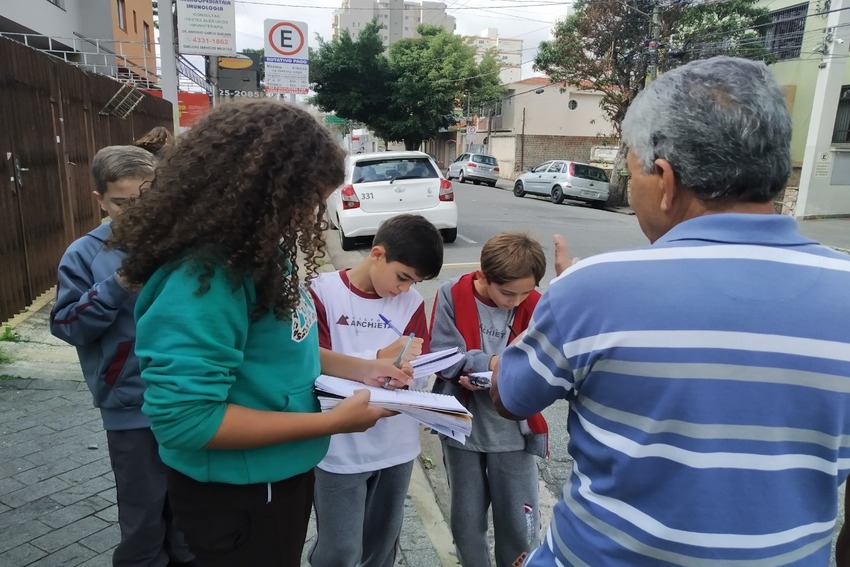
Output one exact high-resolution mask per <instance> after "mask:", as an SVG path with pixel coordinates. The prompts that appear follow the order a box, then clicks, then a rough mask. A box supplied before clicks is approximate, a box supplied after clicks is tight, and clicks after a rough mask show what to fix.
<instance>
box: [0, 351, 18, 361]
mask: <svg viewBox="0 0 850 567" xmlns="http://www.w3.org/2000/svg"><path fill="white" fill-rule="evenodd" d="M13 362H15V360H14V359H13V358H12V357H11V356H9V355H8V354H6V353H5V352H4V351H3V349H0V364H11V363H13Z"/></svg>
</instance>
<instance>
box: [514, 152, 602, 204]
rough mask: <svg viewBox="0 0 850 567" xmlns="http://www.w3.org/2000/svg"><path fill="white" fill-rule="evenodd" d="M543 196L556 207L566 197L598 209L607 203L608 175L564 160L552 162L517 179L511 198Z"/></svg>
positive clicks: (595, 168) (583, 164)
mask: <svg viewBox="0 0 850 567" xmlns="http://www.w3.org/2000/svg"><path fill="white" fill-rule="evenodd" d="M526 193H531V194H534V195H546V196H548V197H549V198H550V199H551V200H552V202H553V203H555V204H556V205H558V204H561V203H562V202H563V201H564V199H565V198H567V199H574V200H576V201H584V202H586V203H590V205H591V206H593V207H596V208H601V207H603V206H604V205H605V202H606V201H608V173H607V172H606V171H605V170H604V169H600V168H598V167H594V166H592V165H588V164H586V163H579V162H575V161H566V160H552V161H547V162H544V163H541V164H540V165H538V166H537V167H532V168H531V169H530V170H528V171H527V172H525V173H523V174H522V175H520V176H519V177H517V179H516V181H515V182H514V195H516V196H517V197H524V196H525V194H526Z"/></svg>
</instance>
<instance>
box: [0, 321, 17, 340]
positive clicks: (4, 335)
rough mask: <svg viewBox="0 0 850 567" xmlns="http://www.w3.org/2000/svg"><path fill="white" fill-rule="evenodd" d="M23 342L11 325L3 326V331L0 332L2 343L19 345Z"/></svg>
mask: <svg viewBox="0 0 850 567" xmlns="http://www.w3.org/2000/svg"><path fill="white" fill-rule="evenodd" d="M21 340H22V339H21V335H19V334H18V333H16V332H15V330H14V329H13V328H12V326H11V325H3V331H2V332H0V341H6V342H10V343H19V342H21Z"/></svg>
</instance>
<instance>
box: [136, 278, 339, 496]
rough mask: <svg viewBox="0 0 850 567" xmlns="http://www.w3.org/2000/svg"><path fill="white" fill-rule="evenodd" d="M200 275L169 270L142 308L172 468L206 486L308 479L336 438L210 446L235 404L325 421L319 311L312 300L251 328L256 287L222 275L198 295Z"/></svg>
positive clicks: (153, 392)
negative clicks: (287, 316)
mask: <svg viewBox="0 0 850 567" xmlns="http://www.w3.org/2000/svg"><path fill="white" fill-rule="evenodd" d="M199 285H200V284H199V281H198V270H197V269H195V270H192V269H190V266H188V265H187V264H186V263H184V264H181V265H178V266H168V267H163V268H160V269H159V270H157V271H156V273H154V275H153V276H152V277H151V279H150V280H149V281H148V282H147V283H146V284H145V286H144V287H143V288H142V291H141V292H140V293H139V297H138V299H137V301H136V323H137V332H136V354H137V356H138V358H139V363H140V366H141V369H142V378H143V379H144V381H145V384H146V390H145V402H144V405H143V407H142V411H143V412H144V413H145V414H146V415H148V416H149V417H150V419H151V428H152V429H153V432H154V435H155V436H156V439H157V441H158V442H159V445H160V447H159V452H160V456H161V457H162V460H163V462H164V463H165V464H166V465H168V466H169V467H171V468H173V469H175V470H177V471H179V472H181V473H183V474H185V475H187V476H189V477H191V478H194V479H195V480H198V481H201V482H223V483H228V484H251V483H258V482H276V481H279V480H283V479H286V478H290V477H292V476H295V475H297V474H300V473H303V472H306V471H308V470H310V469H311V468H313V466H315V465H316V464H317V463H318V462H319V461H320V460H321V459H322V458H323V457H324V455H325V453H326V452H327V448H328V442H329V438H328V437H318V438H314V439H307V440H304V441H295V442H291V443H283V444H280V445H272V446H268V447H260V448H256V449H244V450H212V449H210V450H208V449H205V448H204V446H205V445H206V444H207V443H208V442H209V441H210V439H212V437H213V436H214V435H215V433H216V431H218V428H219V426H220V425H221V421H222V418H223V417H224V411H225V408H226V406H227V404H231V403H232V404H238V405H241V406H245V407H249V408H254V409H259V410H272V411H288V412H317V411H319V403H318V401H317V399H316V396H315V395H314V393H313V383H314V381H315V379H316V377H317V376H318V375H319V372H320V367H321V366H320V361H319V338H318V330H317V326H316V324H315V323H316V311H315V307H314V306H313V303H312V300H311V299H310V296H309V293H307V292H306V290H302V294H301V295H302V302H301V305H300V306H299V307H298V309H297V310H296V312H295V313H294V314H293V317H292V320H286V321H278V320H277V319H275V317H274V316H273V315H271V314H267V315H264V316H263V317H261V318H260V319H257V320H254V321H252V320H251V318H250V313H251V311H252V309H253V306H254V301H255V299H256V291H255V288H254V284H253V282H252V281H251V280H250V279H244V280H243V281H242V284H241V285H240V286H238V287H237V288H236V289H233V285H232V284H231V283H230V281H229V280H228V278H227V277H226V276H225V273H224V271H223V270H222V269H219V270H217V271H216V272H215V274H214V275H213V276H212V278H211V279H210V281H209V291H207V292H206V293H203V294H200V295H199V294H198V293H197V291H198V288H199Z"/></svg>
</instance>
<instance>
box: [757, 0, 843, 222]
mask: <svg viewBox="0 0 850 567" xmlns="http://www.w3.org/2000/svg"><path fill="white" fill-rule="evenodd" d="M842 4H845V5H842ZM846 4H847V2H846V0H837V1H836V2H833V3H832V4H826V5H823V4H822V3H818V2H800V0H777V1H776V2H774V1H772V0H761V5H762V6H764V7H767V8H769V9H770V10H771V12H770V15H771V20H772V21H771V23H770V24H769V25H768V26H766V29H764V30H762V37H763V38H764V42H765V47H767V49H769V50H770V51H771V52H772V53H773V55H774V56H775V57H776V58H777V61H776V62H775V63H773V64H772V65H771V66H770V69H771V71H773V73H774V75H775V76H776V78H777V79H778V80H779V83H780V84H781V85H782V86H783V88H784V89H785V93H786V99H787V101H788V108H789V110H790V111H791V117H792V120H793V134H792V138H791V159H792V165H793V172H792V175H791V179H790V180H789V182H788V187H787V188H786V189H785V192H784V195H783V196H782V197H781V199H780V202H779V203H778V205H779V208H780V209H781V212H783V213H786V214H790V215H793V216H796V217H798V218H814V217H830V216H850V66H847V65H846V60H847V58H848V56H850V52H848V46H850V33H848V32H850V30H848V24H850V16H848V14H847V10H846V8H847V7H848V6H847V5H846Z"/></svg>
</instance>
